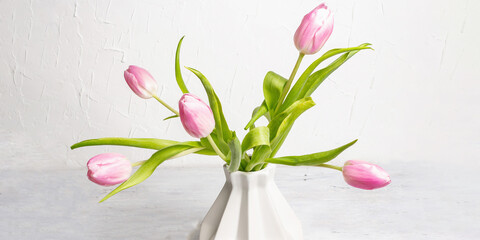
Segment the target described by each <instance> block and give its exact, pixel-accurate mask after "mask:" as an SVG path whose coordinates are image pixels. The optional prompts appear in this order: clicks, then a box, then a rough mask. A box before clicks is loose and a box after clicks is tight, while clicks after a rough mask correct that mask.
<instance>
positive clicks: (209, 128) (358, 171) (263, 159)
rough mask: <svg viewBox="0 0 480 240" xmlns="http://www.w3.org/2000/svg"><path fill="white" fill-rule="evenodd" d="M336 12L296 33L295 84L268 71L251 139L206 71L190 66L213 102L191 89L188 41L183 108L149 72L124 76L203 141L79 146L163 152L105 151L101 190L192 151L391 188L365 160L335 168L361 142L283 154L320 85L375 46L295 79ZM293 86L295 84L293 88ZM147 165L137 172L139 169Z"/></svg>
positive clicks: (136, 179)
mask: <svg viewBox="0 0 480 240" xmlns="http://www.w3.org/2000/svg"><path fill="white" fill-rule="evenodd" d="M333 25H334V24H333V14H332V12H331V11H330V9H329V8H328V7H327V6H326V5H325V4H321V5H320V6H318V7H316V8H315V9H314V10H312V11H311V12H310V13H308V14H307V15H306V16H305V17H304V18H303V20H302V22H301V24H300V26H299V27H298V29H297V31H296V32H295V35H294V42H295V46H296V48H297V49H298V50H299V56H298V59H297V61H296V63H295V66H294V68H293V71H292V73H291V75H290V77H289V78H288V79H286V78H284V77H282V76H280V75H279V74H276V73H274V72H271V71H270V72H268V73H267V74H266V76H265V78H264V82H263V95H264V101H263V102H262V103H261V104H260V105H259V106H258V107H256V108H255V109H254V110H253V114H252V117H251V120H250V121H249V122H248V123H247V124H246V126H245V130H247V131H248V132H247V133H246V135H245V137H244V138H243V140H240V139H239V138H238V137H237V134H236V133H235V131H232V130H230V128H229V127H228V124H227V120H226V118H225V116H224V114H223V111H222V104H221V102H220V98H219V97H218V96H217V94H216V93H215V91H214V89H213V87H212V85H211V84H210V82H209V81H208V80H207V78H206V77H205V76H204V75H203V74H202V73H201V72H200V71H198V70H196V69H194V68H190V67H187V69H188V70H189V71H191V72H192V73H193V74H195V75H196V76H197V77H198V78H199V79H200V81H201V83H202V84H203V87H204V88H205V91H206V93H207V95H208V104H207V103H205V102H204V101H202V100H201V99H200V98H198V97H197V96H195V95H194V94H192V93H190V92H189V90H188V88H187V86H186V85H185V83H184V81H183V77H182V73H181V68H180V61H179V59H180V47H181V45H182V40H183V37H182V38H181V39H180V41H179V43H178V46H177V50H176V56H175V77H176V81H177V84H178V86H179V88H180V90H181V91H182V92H183V96H181V97H180V100H179V102H178V111H177V110H176V109H175V108H174V107H172V106H170V105H168V104H167V103H165V102H164V101H163V100H161V99H160V98H159V97H158V96H157V95H156V94H155V93H156V91H157V83H156V81H155V80H154V78H153V77H152V75H150V73H149V72H148V71H146V70H145V69H143V68H141V67H137V66H130V67H129V68H128V69H127V70H126V71H125V72H124V77H125V80H126V82H127V84H128V86H129V87H130V88H131V89H132V91H133V92H134V93H135V94H136V95H138V96H139V97H141V98H144V99H149V98H154V99H156V100H157V101H158V102H160V103H161V104H162V105H163V106H165V107H166V108H167V109H168V110H170V111H171V112H172V113H173V115H172V116H169V117H167V118H165V119H164V120H168V119H170V120H172V119H175V118H177V117H179V118H180V121H181V122H182V125H183V127H184V128H185V131H186V132H187V133H188V134H189V135H191V136H192V137H194V138H196V139H197V140H195V141H174V140H166V139H151V138H100V139H91V140H86V141H82V142H79V143H77V144H74V145H73V146H72V147H71V148H72V149H75V148H79V147H85V146H94V145H121V146H130V147H139V148H147V149H155V150H157V151H156V152H155V153H154V154H153V155H152V156H151V157H150V158H149V159H148V160H145V161H140V162H136V163H133V164H132V163H130V162H129V161H128V160H127V159H126V158H125V157H124V156H122V155H121V154H117V153H104V154H100V155H97V156H95V157H93V158H91V159H90V160H89V161H88V164H87V165H88V174H87V175H88V178H89V179H90V180H91V181H93V182H95V183H97V184H100V185H104V186H112V185H116V184H120V183H121V184H120V185H119V186H118V187H117V188H116V189H114V190H113V191H112V192H110V193H109V194H108V195H106V196H105V197H104V198H103V199H102V200H101V202H102V201H104V200H106V199H108V198H109V197H111V196H112V195H114V194H116V193H118V192H120V191H122V190H124V189H127V188H129V187H132V186H134V185H136V184H139V183H140V182H142V181H144V180H145V179H147V178H148V177H149V176H150V175H151V174H152V173H153V172H154V171H155V169H156V168H157V167H158V166H159V165H160V164H162V163H163V162H164V161H166V160H169V159H174V158H178V157H182V156H185V155H187V154H201V155H217V156H219V157H220V158H221V159H222V160H223V161H225V163H226V164H227V166H228V170H229V171H230V172H234V171H245V172H251V171H258V170H261V169H263V168H265V167H266V166H267V164H270V163H272V164H283V165H289V166H317V167H326V168H331V169H335V170H339V171H341V172H342V173H343V176H344V179H345V181H346V182H347V183H348V184H350V185H351V186H354V187H357V188H361V189H375V188H380V187H383V186H386V185H388V184H389V183H390V177H389V176H388V174H387V173H386V172H385V171H384V170H383V169H382V168H381V167H379V166H377V165H375V164H371V163H368V162H364V161H357V160H350V161H347V162H346V163H345V164H344V166H343V167H340V166H334V165H330V164H327V162H328V161H330V160H332V159H334V158H335V157H336V156H338V155H339V154H340V153H341V152H343V151H344V150H345V149H347V148H349V147H350V146H352V145H353V144H354V143H355V142H356V141H357V140H354V141H352V142H349V143H347V144H345V145H343V146H340V147H338V148H335V149H332V150H328V151H323V152H317V153H311V154H306V155H298V156H282V157H277V156H275V155H276V153H277V152H278V150H279V149H280V147H281V146H282V144H283V142H284V141H285V139H286V137H287V135H288V133H289V132H290V130H291V129H292V127H293V124H294V122H295V120H296V119H297V118H298V117H299V116H300V115H301V114H302V113H303V112H305V111H306V110H308V109H309V108H311V107H313V106H314V105H315V103H314V102H313V100H312V98H311V95H312V94H313V93H314V92H315V90H316V89H317V88H318V87H319V86H320V84H321V83H322V82H323V81H324V80H325V79H326V78H327V77H328V76H329V75H330V74H331V73H332V72H334V71H335V70H336V69H338V68H339V67H340V66H341V65H342V64H343V63H345V62H346V61H347V60H348V59H350V58H351V57H352V56H353V55H355V54H356V53H358V52H359V51H362V50H365V49H371V48H370V47H369V45H370V44H368V43H364V44H360V45H359V46H358V47H349V48H338V49H332V50H329V51H327V52H325V53H324V54H323V55H322V56H320V57H319V58H317V59H316V60H315V61H314V62H313V63H311V64H310V66H309V67H308V68H307V69H306V70H305V71H304V72H303V73H302V74H301V75H300V77H298V79H297V80H296V81H294V79H295V76H296V73H297V70H298V68H299V66H300V63H301V62H302V59H303V57H304V56H305V55H313V54H315V53H317V52H318V51H319V50H320V49H321V48H322V46H323V45H324V44H325V42H326V41H327V39H328V38H329V36H330V34H331V33H332V30H333ZM333 57H336V58H335V59H334V60H333V61H331V62H330V64H328V65H326V66H325V67H323V68H321V69H319V70H317V68H318V66H319V65H320V64H321V63H323V62H324V61H325V60H329V59H331V58H333ZM292 84H293V87H292ZM261 117H265V118H266V119H267V120H268V125H267V126H255V122H256V121H257V120H258V119H259V118H261ZM135 166H139V168H138V169H137V170H136V171H135V173H133V174H131V172H132V168H133V167H135Z"/></svg>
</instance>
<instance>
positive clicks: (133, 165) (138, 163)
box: [132, 160, 147, 167]
mask: <svg viewBox="0 0 480 240" xmlns="http://www.w3.org/2000/svg"><path fill="white" fill-rule="evenodd" d="M146 161H147V160H143V161H138V162H134V163H132V167H136V166H140V165H142V164H144V163H145V162H146Z"/></svg>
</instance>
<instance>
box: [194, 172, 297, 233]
mask: <svg viewBox="0 0 480 240" xmlns="http://www.w3.org/2000/svg"><path fill="white" fill-rule="evenodd" d="M224 171H225V176H226V181H225V185H224V186H223V188H222V190H221V191H220V194H219V195H218V197H217V199H216V200H215V202H214V203H213V206H212V207H211V208H210V210H209V211H208V213H207V215H206V216H205V218H204V219H203V222H202V225H201V227H200V240H302V239H303V234H302V226H301V224H300V221H299V220H298V218H297V217H296V216H295V213H294V212H293V210H292V208H290V206H289V205H288V203H287V201H286V200H285V198H284V197H283V195H282V194H281V193H280V191H279V190H278V188H277V185H276V184H275V182H274V181H273V178H274V175H275V167H274V166H273V165H271V164H270V165H269V166H268V167H267V168H265V169H263V170H261V171H257V172H249V173H247V172H239V171H237V172H233V173H230V172H228V170H227V168H226V167H224Z"/></svg>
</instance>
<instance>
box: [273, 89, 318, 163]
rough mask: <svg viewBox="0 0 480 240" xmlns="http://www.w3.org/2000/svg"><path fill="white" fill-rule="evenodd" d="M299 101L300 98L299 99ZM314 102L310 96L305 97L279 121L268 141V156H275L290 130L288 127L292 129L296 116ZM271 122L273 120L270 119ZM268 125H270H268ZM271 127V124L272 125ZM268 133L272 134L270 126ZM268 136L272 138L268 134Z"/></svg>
mask: <svg viewBox="0 0 480 240" xmlns="http://www.w3.org/2000/svg"><path fill="white" fill-rule="evenodd" d="M299 101H301V100H299ZM314 105H315V103H314V102H313V101H312V99H311V98H305V101H303V102H301V103H300V104H298V106H297V107H295V109H293V110H292V112H291V113H290V114H289V115H288V116H287V117H286V118H285V119H284V120H283V121H282V122H281V124H280V125H279V126H278V130H276V134H275V137H274V138H273V140H272V141H271V142H270V148H271V149H272V153H271V155H270V157H273V156H275V154H276V153H277V151H278V150H279V149H280V147H281V146H282V144H283V142H284V141H285V139H286V138H287V135H288V133H289V132H290V129H292V126H293V123H294V122H295V120H297V118H298V117H299V116H300V115H301V114H302V113H303V112H305V111H306V110H307V109H309V108H311V107H313V106H314ZM272 122H273V120H272ZM269 127H270V125H269ZM272 127H273V126H272ZM270 134H272V128H270ZM270 138H272V137H271V136H270Z"/></svg>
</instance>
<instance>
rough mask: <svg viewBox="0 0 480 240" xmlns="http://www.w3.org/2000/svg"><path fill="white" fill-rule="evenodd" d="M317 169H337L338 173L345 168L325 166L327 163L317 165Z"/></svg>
mask: <svg viewBox="0 0 480 240" xmlns="http://www.w3.org/2000/svg"><path fill="white" fill-rule="evenodd" d="M315 166H317V167H324V168H331V169H335V170H338V171H340V172H341V171H342V170H343V168H342V167H339V166H334V165H330V164H325V163H320V164H318V165H315Z"/></svg>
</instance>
